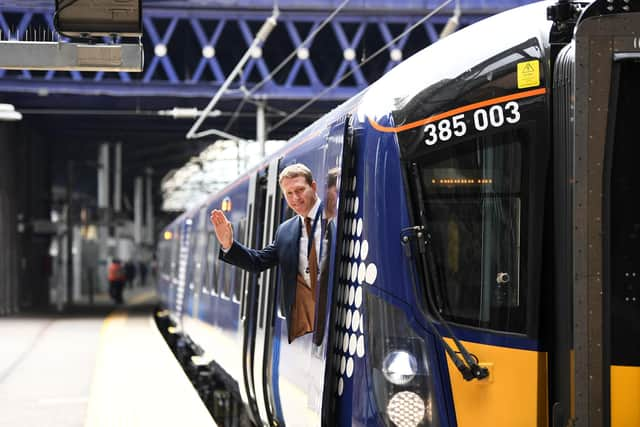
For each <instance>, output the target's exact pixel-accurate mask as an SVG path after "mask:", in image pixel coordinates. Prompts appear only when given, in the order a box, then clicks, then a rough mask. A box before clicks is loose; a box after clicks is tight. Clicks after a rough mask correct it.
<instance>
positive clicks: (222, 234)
mask: <svg viewBox="0 0 640 427" xmlns="http://www.w3.org/2000/svg"><path fill="white" fill-rule="evenodd" d="M210 219H211V224H213V228H214V230H215V232H216V237H217V238H218V242H220V246H222V249H224V250H225V251H226V250H228V249H229V248H230V247H231V245H232V244H233V228H232V227H231V223H230V222H229V220H228V219H227V217H226V216H225V215H224V212H222V211H221V210H219V209H214V210H212V211H211V218H210Z"/></svg>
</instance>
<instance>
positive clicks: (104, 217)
mask: <svg viewBox="0 0 640 427" xmlns="http://www.w3.org/2000/svg"><path fill="white" fill-rule="evenodd" d="M98 215H99V223H100V226H99V227H98V245H99V248H98V254H99V255H98V256H99V264H98V283H99V284H100V286H99V289H100V290H105V291H106V290H107V289H108V285H109V284H108V283H107V271H108V267H109V253H108V246H107V243H108V240H109V225H108V224H109V144H108V143H104V144H100V149H99V151H98Z"/></svg>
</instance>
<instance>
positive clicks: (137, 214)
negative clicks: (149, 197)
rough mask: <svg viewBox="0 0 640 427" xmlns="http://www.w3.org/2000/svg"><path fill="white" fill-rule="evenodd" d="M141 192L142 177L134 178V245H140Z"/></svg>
mask: <svg viewBox="0 0 640 427" xmlns="http://www.w3.org/2000/svg"><path fill="white" fill-rule="evenodd" d="M142 191H143V181H142V177H141V176H136V178H135V181H134V187H133V236H134V240H135V242H136V245H139V244H140V243H142Z"/></svg>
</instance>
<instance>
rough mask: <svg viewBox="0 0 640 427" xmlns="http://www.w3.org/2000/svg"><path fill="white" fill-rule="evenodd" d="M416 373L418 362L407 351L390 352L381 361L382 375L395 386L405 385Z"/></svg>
mask: <svg viewBox="0 0 640 427" xmlns="http://www.w3.org/2000/svg"><path fill="white" fill-rule="evenodd" d="M417 373H418V361H417V360H416V357H415V356H414V355H413V354H411V353H409V352H407V351H403V350H396V351H392V352H391V353H389V354H387V355H386V356H385V358H384V360H383V361H382V374H383V375H384V377H385V378H386V379H387V381H389V382H391V383H393V384H395V385H404V384H407V383H408V382H410V381H411V380H412V379H413V378H414V377H415V376H416V374H417Z"/></svg>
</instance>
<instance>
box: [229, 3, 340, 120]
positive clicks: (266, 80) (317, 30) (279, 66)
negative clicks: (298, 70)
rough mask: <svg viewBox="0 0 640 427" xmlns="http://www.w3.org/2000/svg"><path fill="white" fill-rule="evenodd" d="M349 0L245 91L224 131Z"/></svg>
mask: <svg viewBox="0 0 640 427" xmlns="http://www.w3.org/2000/svg"><path fill="white" fill-rule="evenodd" d="M349 1H351V0H344V1H343V2H342V3H341V4H340V5H339V6H338V7H337V8H336V9H335V10H334V11H333V12H331V14H329V16H327V17H326V18H325V19H324V21H322V22H321V23H320V25H319V26H318V27H317V28H316V29H314V30H313V31H312V32H311V33H309V35H308V36H307V37H306V38H305V39H304V40H303V41H302V42H301V43H300V45H299V46H297V47H296V48H295V49H293V51H292V52H291V53H290V54H289V55H288V56H287V57H286V58H285V59H284V60H283V61H282V62H281V63H280V64H278V66H277V67H276V68H274V69H273V71H272V72H271V73H269V75H268V76H266V77H265V78H264V79H262V80H261V81H260V82H258V84H256V85H255V86H254V87H252V88H251V90H249V91H247V93H246V94H245V95H244V97H243V99H242V101H240V104H238V107H237V108H236V109H235V111H234V112H233V115H232V116H231V118H230V119H229V122H227V125H226V126H225V128H224V130H225V131H228V130H229V128H231V126H233V124H234V123H235V121H236V119H237V117H236V114H238V113H239V112H240V111H241V110H242V108H243V107H244V105H245V103H246V102H247V99H248V98H249V97H250V96H251V95H252V94H254V93H255V92H256V91H257V90H258V89H260V88H261V87H262V86H264V85H265V84H267V82H269V81H271V80H273V77H274V76H275V75H276V74H278V73H279V72H280V70H282V68H284V66H285V65H287V64H288V63H289V61H291V59H293V57H294V56H296V55H297V53H298V49H299V48H300V46H305V45H307V44H308V43H309V42H310V41H311V40H313V38H314V37H315V36H316V34H318V33H319V32H320V31H321V30H322V29H323V28H324V27H326V26H327V24H329V22H331V21H332V20H333V18H334V17H335V16H336V15H337V14H338V13H340V11H342V9H344V7H345V6H346V5H347V3H349Z"/></svg>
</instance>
